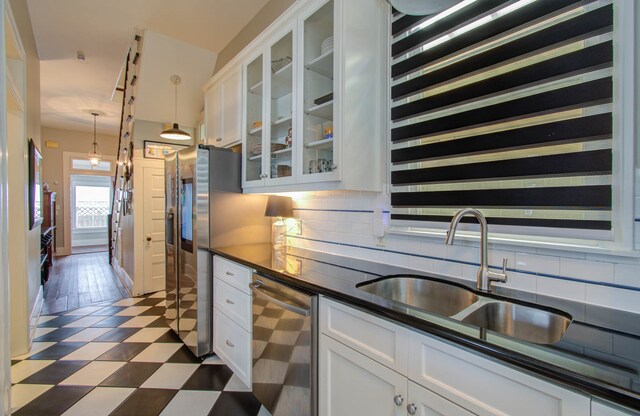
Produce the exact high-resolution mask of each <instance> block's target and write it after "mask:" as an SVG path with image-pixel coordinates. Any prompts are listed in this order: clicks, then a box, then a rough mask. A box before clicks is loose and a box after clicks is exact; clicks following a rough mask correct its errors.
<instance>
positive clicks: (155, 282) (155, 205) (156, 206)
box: [142, 167, 165, 293]
mask: <svg viewBox="0 0 640 416" xmlns="http://www.w3.org/2000/svg"><path fill="white" fill-rule="evenodd" d="M142 174H143V178H144V192H143V195H142V200H143V216H142V218H143V228H144V234H143V235H144V239H145V241H144V250H143V251H144V264H143V270H144V272H143V273H144V274H143V275H144V281H143V292H144V293H151V292H157V291H159V290H164V285H165V280H164V276H165V267H164V261H165V259H164V250H165V247H164V169H162V168H151V167H144V168H142Z"/></svg>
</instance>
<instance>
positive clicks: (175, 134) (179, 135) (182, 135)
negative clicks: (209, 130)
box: [160, 123, 191, 140]
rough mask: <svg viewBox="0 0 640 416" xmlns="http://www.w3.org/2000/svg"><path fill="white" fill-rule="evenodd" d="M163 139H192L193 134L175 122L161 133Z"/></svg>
mask: <svg viewBox="0 0 640 416" xmlns="http://www.w3.org/2000/svg"><path fill="white" fill-rule="evenodd" d="M160 137H162V138H163V139H171V140H191V136H190V135H189V133H187V132H186V131H183V130H180V126H178V123H173V127H172V128H170V129H168V130H164V131H163V132H162V133H160Z"/></svg>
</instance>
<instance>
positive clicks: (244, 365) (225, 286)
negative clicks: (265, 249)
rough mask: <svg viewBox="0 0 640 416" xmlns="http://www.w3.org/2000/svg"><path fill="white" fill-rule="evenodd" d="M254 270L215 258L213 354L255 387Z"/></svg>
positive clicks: (247, 384) (245, 381)
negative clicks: (251, 283) (252, 379)
mask: <svg viewBox="0 0 640 416" xmlns="http://www.w3.org/2000/svg"><path fill="white" fill-rule="evenodd" d="M252 272H253V271H252V270H251V269H249V268H247V267H245V266H242V265H240V264H237V263H235V262H232V261H230V260H227V259H225V258H222V257H220V256H214V257H213V276H214V277H213V292H214V293H213V351H214V352H215V353H216V354H217V355H218V357H220V359H221V360H222V361H223V362H224V363H225V364H226V365H228V366H229V368H231V369H232V370H233V372H234V373H235V375H236V376H238V378H240V380H241V381H242V382H243V383H244V384H245V385H246V386H247V387H249V388H250V387H251V370H252V361H251V359H252V357H251V355H252V354H251V342H252V340H251V331H252V325H251V324H252V314H251V293H250V291H249V282H250V281H251V274H252Z"/></svg>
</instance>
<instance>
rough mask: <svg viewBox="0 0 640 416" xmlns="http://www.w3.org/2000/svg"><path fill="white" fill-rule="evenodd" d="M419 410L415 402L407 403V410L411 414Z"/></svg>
mask: <svg viewBox="0 0 640 416" xmlns="http://www.w3.org/2000/svg"><path fill="white" fill-rule="evenodd" d="M417 411H418V408H417V407H416V405H415V404H413V403H410V404H408V405H407V412H408V413H409V414H410V415H415V414H416V412H417Z"/></svg>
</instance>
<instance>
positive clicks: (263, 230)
mask: <svg viewBox="0 0 640 416" xmlns="http://www.w3.org/2000/svg"><path fill="white" fill-rule="evenodd" d="M240 166H241V156H240V154H239V153H234V152H232V151H231V150H228V149H221V148H216V147H213V146H204V145H197V146H192V147H189V148H186V149H183V150H180V151H178V152H176V153H174V154H172V155H168V156H167V157H166V159H165V204H166V207H165V213H166V217H165V218H166V292H167V300H166V313H165V318H166V319H167V321H168V324H169V326H170V327H171V329H173V330H174V331H175V332H176V333H177V334H178V335H179V336H180V338H181V339H182V341H183V342H184V343H185V345H186V346H187V347H189V349H191V351H192V352H193V353H194V354H195V355H196V356H198V357H200V356H204V355H207V354H210V353H211V352H212V351H213V350H212V346H213V272H212V270H213V269H212V255H211V252H210V248H215V247H224V246H230V245H238V244H252V243H265V242H269V241H270V238H271V233H270V230H271V228H270V227H271V222H270V220H269V218H266V217H265V216H264V210H265V205H266V197H265V196H261V195H243V194H242V188H241V186H240V177H241V176H240V175H241V167H240Z"/></svg>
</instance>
